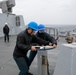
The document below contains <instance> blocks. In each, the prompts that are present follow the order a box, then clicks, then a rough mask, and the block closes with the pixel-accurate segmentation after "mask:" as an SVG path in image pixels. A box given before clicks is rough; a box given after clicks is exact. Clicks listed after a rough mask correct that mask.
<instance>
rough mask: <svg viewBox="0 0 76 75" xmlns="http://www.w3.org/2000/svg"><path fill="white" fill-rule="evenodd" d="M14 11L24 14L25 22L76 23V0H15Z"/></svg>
mask: <svg viewBox="0 0 76 75" xmlns="http://www.w3.org/2000/svg"><path fill="white" fill-rule="evenodd" d="M15 2H16V6H15V7H14V8H13V13H15V14H17V15H23V17H24V21H25V24H27V23H29V22H30V21H36V22H37V23H43V24H63V25H64V24H76V0H15Z"/></svg>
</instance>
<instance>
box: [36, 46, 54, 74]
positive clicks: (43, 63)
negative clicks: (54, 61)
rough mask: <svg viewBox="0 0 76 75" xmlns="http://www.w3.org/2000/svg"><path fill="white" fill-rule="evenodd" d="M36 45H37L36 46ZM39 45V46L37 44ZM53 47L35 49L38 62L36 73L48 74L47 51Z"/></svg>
mask: <svg viewBox="0 0 76 75" xmlns="http://www.w3.org/2000/svg"><path fill="white" fill-rule="evenodd" d="M36 47H37V46H36ZM39 47H40V46H39ZM51 49H53V47H47V48H46V47H45V46H44V48H38V49H37V53H38V54H37V59H38V60H37V62H38V75H49V74H48V71H49V70H48V64H47V63H48V58H47V51H46V50H51Z"/></svg>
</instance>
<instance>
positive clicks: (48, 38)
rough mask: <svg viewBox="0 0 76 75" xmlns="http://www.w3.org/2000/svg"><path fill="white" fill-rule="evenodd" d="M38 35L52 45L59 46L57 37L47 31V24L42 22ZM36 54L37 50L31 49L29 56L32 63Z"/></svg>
mask: <svg viewBox="0 0 76 75" xmlns="http://www.w3.org/2000/svg"><path fill="white" fill-rule="evenodd" d="M36 36H37V37H39V38H41V39H43V40H46V41H49V42H51V46H53V47H54V48H56V46H57V41H56V39H55V38H54V37H52V36H51V35H49V34H48V33H46V32H45V26H44V25H43V24H40V25H39V26H38V32H37V33H36ZM39 45H42V44H39ZM43 45H44V44H43ZM36 54H37V51H31V52H30V55H29V58H30V62H31V63H32V61H33V59H34V57H35V56H36ZM48 75H49V74H48Z"/></svg>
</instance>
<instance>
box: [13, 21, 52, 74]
mask: <svg viewBox="0 0 76 75" xmlns="http://www.w3.org/2000/svg"><path fill="white" fill-rule="evenodd" d="M37 30H38V25H37V23H36V22H30V23H29V24H28V28H27V29H26V30H24V31H22V32H20V33H19V34H18V36H17V41H16V46H15V49H14V52H13V58H14V60H15V62H16V64H17V66H18V68H19V70H20V72H19V75H33V74H31V73H29V67H30V64H31V62H30V58H28V57H27V53H28V51H29V50H31V51H36V48H35V47H34V46H32V45H31V44H32V43H38V44H44V45H50V46H51V43H50V42H48V41H45V40H42V39H40V38H38V37H37V36H35V35H34V33H35V31H37Z"/></svg>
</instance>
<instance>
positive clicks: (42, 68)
mask: <svg viewBox="0 0 76 75" xmlns="http://www.w3.org/2000/svg"><path fill="white" fill-rule="evenodd" d="M37 56H38V75H47V51H38V55H37Z"/></svg>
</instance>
